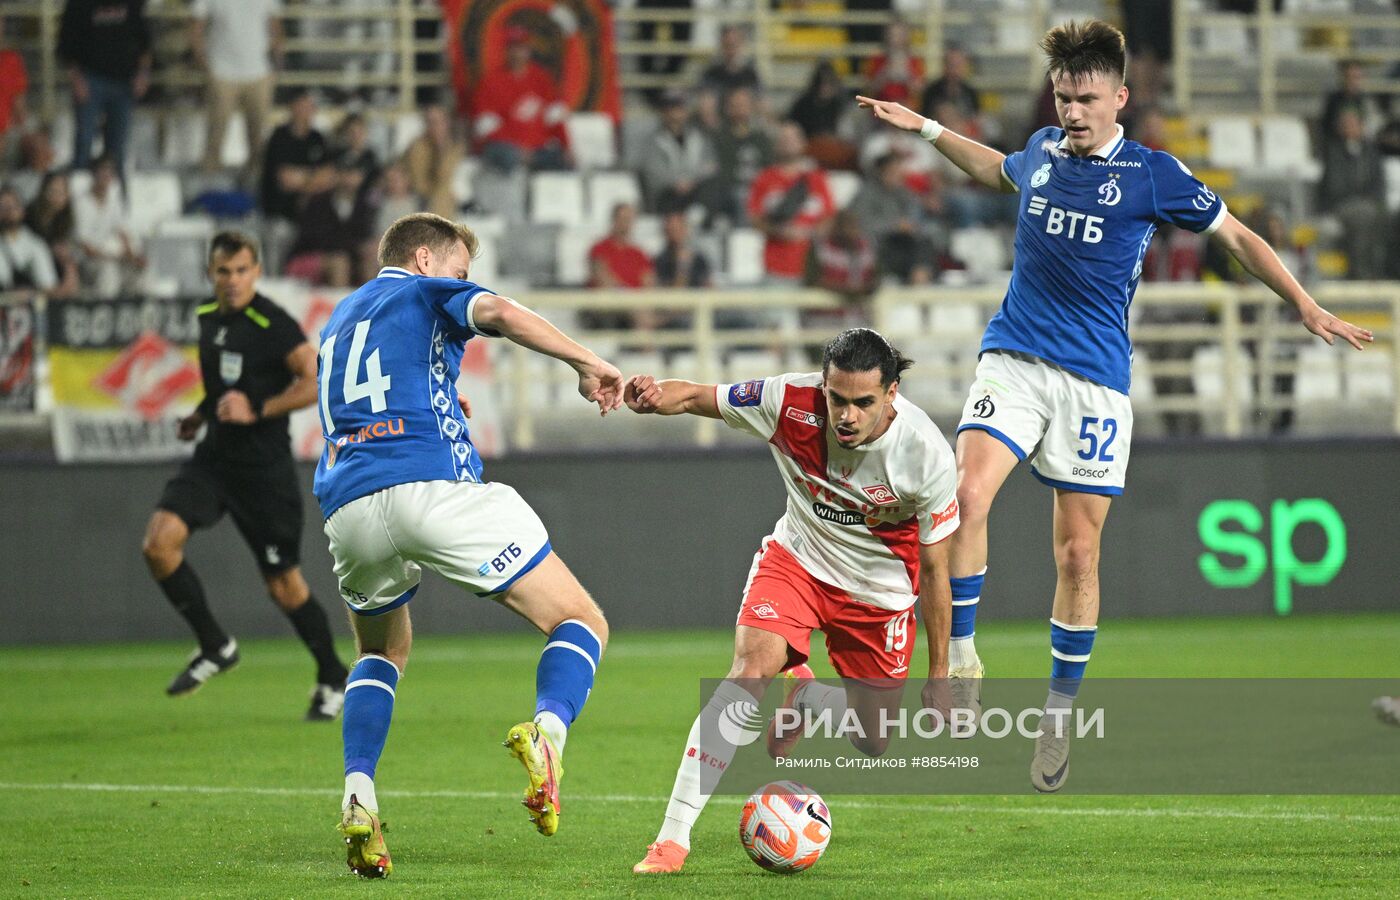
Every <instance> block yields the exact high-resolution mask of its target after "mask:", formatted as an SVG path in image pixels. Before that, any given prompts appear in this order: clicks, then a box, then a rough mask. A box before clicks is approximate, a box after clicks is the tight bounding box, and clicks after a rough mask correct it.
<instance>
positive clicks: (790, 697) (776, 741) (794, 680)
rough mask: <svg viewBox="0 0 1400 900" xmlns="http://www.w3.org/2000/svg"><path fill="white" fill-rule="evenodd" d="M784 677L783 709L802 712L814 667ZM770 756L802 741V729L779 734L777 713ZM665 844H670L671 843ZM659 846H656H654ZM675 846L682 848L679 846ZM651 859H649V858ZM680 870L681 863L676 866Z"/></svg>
mask: <svg viewBox="0 0 1400 900" xmlns="http://www.w3.org/2000/svg"><path fill="white" fill-rule="evenodd" d="M782 677H783V678H784V679H786V681H787V694H786V695H785V696H784V697H783V705H782V707H781V708H785V709H795V710H798V711H799V712H801V710H802V706H801V704H800V702H799V701H798V699H797V695H798V694H799V693H800V692H801V691H802V689H803V688H805V687H806V686H807V685H808V684H810V683H811V682H812V679H814V678H816V677H817V676H816V673H815V672H813V671H812V667H811V666H809V665H807V664H806V663H803V664H802V665H800V666H793V667H792V668H791V669H788V670H787V671H786V672H784V673H783V675H782ZM767 738H768V755H769V756H771V757H773V758H774V759H783V758H785V757H787V756H789V755H790V754H791V753H792V748H793V747H796V746H797V742H798V741H800V740H801V739H802V729H801V728H794V729H793V730H792V732H791V733H789V734H783V735H779V734H778V717H777V715H776V713H775V714H774V716H773V718H772V719H769V720H768V735H767ZM665 843H667V844H670V843H672V842H671V841H666V842H665ZM652 846H653V847H655V846H657V845H656V844H653V845H652ZM675 846H680V845H679V844H677V845H675ZM648 858H649V857H648ZM682 859H684V857H682ZM676 868H677V869H679V868H680V863H677V864H676Z"/></svg>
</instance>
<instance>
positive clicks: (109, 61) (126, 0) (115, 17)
mask: <svg viewBox="0 0 1400 900" xmlns="http://www.w3.org/2000/svg"><path fill="white" fill-rule="evenodd" d="M58 56H59V57H60V58H61V59H63V60H64V61H65V62H67V63H68V66H69V74H70V76H71V79H72V84H73V117H74V131H73V165H74V166H75V167H77V168H80V169H81V168H87V166H88V165H89V164H90V163H91V162H92V140H93V138H94V137H96V135H97V125H98V120H99V119H101V120H103V127H102V145H103V153H105V154H106V155H107V156H110V157H111V158H112V159H113V160H114V161H115V162H116V166H117V171H118V172H125V171H126V142H127V138H128V136H129V135H130V133H131V111H132V107H133V106H134V105H135V103H136V101H137V100H140V99H141V98H142V97H143V96H145V94H146V89H147V88H148V87H149V86H150V83H151V32H150V27H149V25H148V24H147V22H146V0H67V4H66V5H65V6H64V7H63V19H62V23H61V25H60V26H59V32H58Z"/></svg>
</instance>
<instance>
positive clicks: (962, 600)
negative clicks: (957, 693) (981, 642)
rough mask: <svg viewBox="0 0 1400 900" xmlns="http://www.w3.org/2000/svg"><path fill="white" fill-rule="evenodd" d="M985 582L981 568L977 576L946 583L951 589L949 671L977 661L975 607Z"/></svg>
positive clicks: (952, 579)
mask: <svg viewBox="0 0 1400 900" xmlns="http://www.w3.org/2000/svg"><path fill="white" fill-rule="evenodd" d="M986 578H987V570H986V569H985V568H983V569H982V571H980V572H978V573H977V574H976V575H967V576H965V577H963V578H950V579H948V581H949V584H950V585H951V586H952V588H953V630H952V634H951V635H950V638H949V644H948V665H949V667H950V668H952V669H961V668H963V667H964V666H971V665H973V664H975V663H976V661H977V650H976V649H975V647H974V646H973V642H972V637H973V635H975V634H976V633H977V604H978V603H979V602H980V601H981V599H982V582H983V581H985V580H986Z"/></svg>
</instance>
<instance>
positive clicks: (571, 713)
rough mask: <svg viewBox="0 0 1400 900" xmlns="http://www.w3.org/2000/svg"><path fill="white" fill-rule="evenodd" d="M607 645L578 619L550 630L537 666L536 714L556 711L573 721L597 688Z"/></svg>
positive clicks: (565, 718)
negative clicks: (604, 645) (595, 680)
mask: <svg viewBox="0 0 1400 900" xmlns="http://www.w3.org/2000/svg"><path fill="white" fill-rule="evenodd" d="M602 655H603V647H602V644H601V643H600V642H599V640H598V636H597V635H596V634H594V633H593V629H591V628H589V627H588V626H587V625H585V624H583V623H582V622H580V621H579V620H578V619H569V620H567V621H565V622H561V623H560V624H559V625H558V626H557V627H556V628H555V629H554V630H553V631H551V632H550V633H549V639H548V640H547V641H546V642H545V645H544V653H542V654H540V664H539V667H538V668H537V669H535V713H536V714H539V713H544V712H547V713H553V714H554V715H556V716H558V717H559V721H561V722H563V723H564V727H566V728H567V727H568V726H570V725H572V724H573V722H574V720H575V719H577V718H578V716H579V713H581V712H583V704H584V703H585V702H586V701H587V700H588V693H589V691H591V690H593V676H594V675H595V674H596V673H597V671H598V661H599V660H600V659H601V658H602Z"/></svg>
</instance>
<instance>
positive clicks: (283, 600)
mask: <svg viewBox="0 0 1400 900" xmlns="http://www.w3.org/2000/svg"><path fill="white" fill-rule="evenodd" d="M267 594H268V596H269V597H271V598H272V602H273V603H276V604H277V606H278V607H279V608H280V609H282V611H283V612H292V611H294V610H297V609H300V608H301V606H302V604H304V603H306V600H307V598H308V597H309V596H310V593H309V592H308V591H307V590H306V588H305V586H304V582H302V580H301V579H300V578H295V577H293V576H292V575H291V573H288V572H279V573H278V574H276V575H269V576H267Z"/></svg>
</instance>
